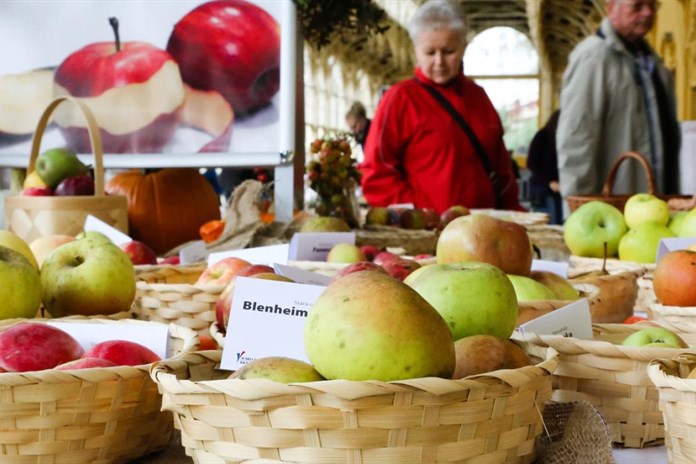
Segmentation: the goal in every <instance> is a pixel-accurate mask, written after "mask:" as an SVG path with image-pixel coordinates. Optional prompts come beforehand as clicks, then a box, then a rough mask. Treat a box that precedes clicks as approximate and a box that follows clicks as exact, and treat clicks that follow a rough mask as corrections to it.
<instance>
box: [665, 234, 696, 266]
mask: <svg viewBox="0 0 696 464" xmlns="http://www.w3.org/2000/svg"><path fill="white" fill-rule="evenodd" d="M694 243H696V238H694V237H674V238H663V239H662V240H660V244H659V245H658V246H657V258H656V259H655V262H659V261H660V260H661V259H662V257H663V256H664V255H666V254H667V253H669V252H670V251H675V250H684V249H686V248H688V247H690V246H691V245H693V244H694Z"/></svg>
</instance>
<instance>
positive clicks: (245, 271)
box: [215, 264, 275, 330]
mask: <svg viewBox="0 0 696 464" xmlns="http://www.w3.org/2000/svg"><path fill="white" fill-rule="evenodd" d="M256 274H275V271H274V270H273V268H272V267H271V266H266V265H265V264H250V265H248V266H246V267H243V268H241V269H240V270H239V271H238V272H237V273H236V274H235V275H234V277H232V279H231V280H230V281H229V283H228V284H227V286H226V287H225V289H224V290H223V291H222V293H220V296H219V297H218V299H217V301H216V302H215V320H217V323H218V327H219V328H220V330H224V329H225V327H226V323H225V321H226V319H225V314H228V315H229V313H230V306H231V305H232V299H231V298H230V296H231V295H232V292H233V291H234V281H235V280H236V279H237V277H252V276H254V275H256Z"/></svg>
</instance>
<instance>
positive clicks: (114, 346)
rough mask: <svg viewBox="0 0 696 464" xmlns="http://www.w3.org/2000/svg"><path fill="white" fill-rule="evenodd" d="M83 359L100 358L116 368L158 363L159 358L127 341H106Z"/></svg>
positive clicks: (147, 349)
mask: <svg viewBox="0 0 696 464" xmlns="http://www.w3.org/2000/svg"><path fill="white" fill-rule="evenodd" d="M82 357H83V358H101V359H106V360H107V361H111V362H112V363H114V364H116V365H117V366H142V365H143V364H150V363H153V362H155V361H159V360H160V357H159V356H157V353H155V352H154V351H152V350H151V349H150V348H148V347H146V346H144V345H141V344H140V343H135V342H131V341H128V340H108V341H105V342H101V343H97V344H96V345H94V346H93V347H92V348H90V349H89V350H87V351H86V352H85V353H84V355H83V356H82Z"/></svg>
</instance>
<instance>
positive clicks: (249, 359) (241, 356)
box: [237, 351, 256, 364]
mask: <svg viewBox="0 0 696 464" xmlns="http://www.w3.org/2000/svg"><path fill="white" fill-rule="evenodd" d="M245 354H246V351H240V352H238V353H237V362H238V363H239V364H249V363H250V362H252V361H254V360H256V358H252V357H251V356H244V355H245Z"/></svg>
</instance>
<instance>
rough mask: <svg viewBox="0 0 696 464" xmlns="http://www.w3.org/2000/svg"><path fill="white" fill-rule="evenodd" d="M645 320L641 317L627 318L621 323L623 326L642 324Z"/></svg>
mask: <svg viewBox="0 0 696 464" xmlns="http://www.w3.org/2000/svg"><path fill="white" fill-rule="evenodd" d="M647 320H648V319H647V318H645V317H643V316H628V317H627V318H626V319H624V321H623V323H624V324H635V323H636V322H644V321H647Z"/></svg>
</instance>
